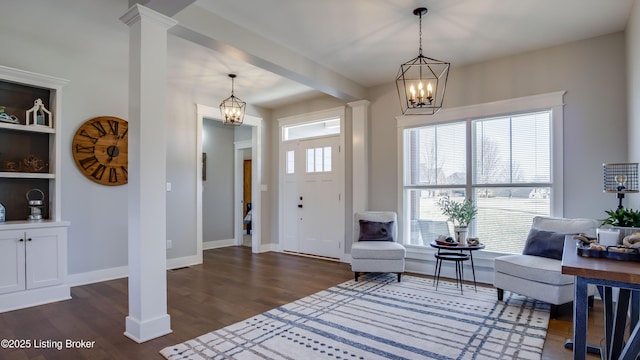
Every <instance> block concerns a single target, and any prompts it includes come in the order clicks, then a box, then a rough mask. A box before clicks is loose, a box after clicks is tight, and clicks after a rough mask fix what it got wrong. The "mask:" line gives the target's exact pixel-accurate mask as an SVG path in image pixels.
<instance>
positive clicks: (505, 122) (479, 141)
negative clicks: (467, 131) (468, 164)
mask: <svg viewBox="0 0 640 360" xmlns="http://www.w3.org/2000/svg"><path fill="white" fill-rule="evenodd" d="M473 124H474V134H475V142H474V146H475V152H474V154H475V156H474V159H475V173H474V178H475V181H476V183H477V184H495V183H498V184H506V183H510V182H511V179H510V176H511V174H510V172H511V167H510V162H511V120H510V118H508V117H507V118H499V119H491V120H478V121H474V122H473Z"/></svg>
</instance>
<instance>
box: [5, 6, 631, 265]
mask: <svg viewBox="0 0 640 360" xmlns="http://www.w3.org/2000/svg"><path fill="white" fill-rule="evenodd" d="M127 8H128V5H127V0H109V1H101V0H85V1H79V0H56V1H55V4H54V3H53V2H50V1H46V0H31V1H24V0H4V1H3V2H2V12H3V14H10V16H9V15H8V16H4V17H3V21H1V22H0V33H2V34H3V36H0V48H1V49H2V51H1V52H0V64H1V65H5V66H10V67H15V68H18V69H23V70H27V71H32V72H37V73H43V74H47V75H51V76H57V77H61V78H65V79H68V80H70V83H69V84H68V85H67V86H66V87H65V88H64V93H63V99H62V103H63V117H64V119H62V123H61V125H62V126H61V129H60V130H61V135H60V141H62V149H63V153H62V154H61V155H62V164H61V166H62V177H61V181H62V201H63V203H62V217H63V219H64V220H67V221H70V222H71V227H70V228H69V250H68V251H69V273H70V274H83V273H89V272H99V271H101V270H105V271H106V270H109V269H112V268H118V267H124V266H126V264H127V186H126V185H125V186H120V187H106V186H100V185H97V184H95V183H93V182H91V181H89V180H88V179H86V178H85V177H84V176H83V175H82V174H80V172H79V171H78V170H77V169H76V166H75V164H74V162H73V159H72V157H71V151H70V144H71V138H72V136H73V134H74V133H75V130H76V129H77V128H78V126H80V124H82V123H83V122H84V121H86V120H88V119H90V118H93V117H96V116H103V115H112V116H117V117H121V118H124V119H127V116H128V113H127V112H128V95H127V92H128V43H129V39H128V38H129V36H128V34H129V29H128V27H127V26H126V25H124V24H122V23H121V22H120V20H119V17H120V16H121V15H123V14H124V13H125V12H126V10H127ZM638 12H639V10H638V6H637V3H636V6H635V7H634V12H633V14H632V24H634V26H633V29H634V30H633V34H628V36H627V38H626V39H625V36H624V35H623V34H622V33H618V34H612V35H608V36H603V37H599V38H595V39H591V40H586V41H580V42H575V43H571V44H567V45H564V46H558V47H554V48H549V49H545V50H540V51H536V52H532V53H528V54H521V55H517V56H512V57H508V58H503V59H498V60H493V61H488V62H485V63H481V64H476V65H472V66H467V67H461V68H455V67H454V68H453V69H452V74H451V79H450V83H449V87H448V89H447V99H446V100H445V104H446V106H447V107H453V106H462V105H468V104H475V103H480V102H487V101H494V100H502V99H509V98H514V97H519V96H526V95H533V94H538V93H544V92H551V91H558V90H567V94H566V96H565V102H566V104H567V105H566V107H565V134H566V138H565V148H564V154H565V172H564V173H565V189H564V191H565V199H564V200H565V215H566V216H584V217H592V218H601V217H602V214H603V210H604V209H606V208H610V207H614V206H615V198H614V197H613V196H612V195H608V194H602V191H601V187H602V184H601V183H600V182H601V164H602V163H603V162H609V161H625V160H626V159H627V157H628V158H629V160H632V161H638V158H640V149H639V148H638V145H637V144H636V143H635V141H631V140H629V152H627V138H626V137H625V136H624V135H623V134H625V131H626V129H627V127H626V126H627V125H626V119H627V103H626V99H627V96H626V93H627V84H626V80H625V79H626V77H627V73H626V69H627V64H626V62H625V56H626V53H625V40H626V43H627V44H628V45H629V50H630V54H629V59H630V60H629V61H630V63H631V64H630V66H629V67H628V68H629V75H630V77H631V78H632V81H631V83H630V85H629V93H630V94H631V96H630V102H629V109H630V110H629V118H630V119H631V120H632V121H631V122H630V124H629V129H630V130H631V131H630V132H629V139H637V138H640V126H639V125H638V124H637V123H638V121H633V119H636V118H638V114H639V112H640V110H639V109H640V100H638V94H639V90H638V89H639V88H640V80H638V78H639V76H640V75H639V74H640V67H639V66H638V65H636V64H634V63H638V61H639V60H640V50H638V48H639V47H640V45H639V44H640V36H639V35H638V29H637V27H638V25H637V24H638V22H639V19H640V15H638ZM29 18H37V19H38V21H25V19H29ZM7 34H11V35H7ZM172 41H175V40H173V39H172V38H171V36H170V37H169V44H170V45H171V42H172ZM454 65H455V64H454ZM394 75H395V74H390V77H391V78H393V76H394ZM221 81H223V82H225V84H227V80H226V79H224V78H222V79H221ZM367 98H368V100H370V101H371V102H372V104H371V107H370V124H371V126H370V135H371V138H370V145H371V146H370V159H371V163H370V166H369V168H370V179H371V186H370V205H371V209H378V210H382V209H396V207H397V195H396V191H397V176H396V168H397V145H396V138H395V134H396V127H395V116H397V115H399V109H398V101H397V94H396V89H395V86H394V85H393V83H391V82H390V83H389V84H388V85H385V86H379V87H375V88H372V89H369V92H368V97H367ZM195 104H203V105H208V106H212V107H217V106H218V103H217V99H213V98H212V97H211V96H209V95H208V94H202V93H200V92H199V91H198V89H185V88H179V87H176V86H174V85H172V84H171V85H170V86H169V88H168V97H167V103H166V104H163V105H159V106H165V107H166V111H167V119H168V126H169V129H168V134H169V136H168V138H167V181H169V182H171V183H172V191H171V192H168V193H167V219H158V221H159V222H166V226H167V237H168V239H171V240H172V241H173V248H172V249H170V250H168V251H167V256H168V258H170V259H173V258H179V257H188V256H195V253H196V230H197V229H196V226H195V214H196V209H195V203H196V198H197V194H196V184H197V179H196V169H197V167H198V166H199V164H197V163H196V162H197V157H196V156H197V154H196V147H195V136H196V128H197V122H196V106H195ZM340 105H344V102H341V101H338V100H335V99H333V98H331V97H322V98H320V99H316V100H310V101H305V102H301V103H298V104H295V105H292V106H288V107H283V108H280V109H277V110H274V111H273V113H271V112H270V111H266V110H264V109H258V108H254V107H250V108H249V109H248V113H249V114H253V115H256V116H260V117H262V118H264V119H265V120H264V121H263V126H264V132H263V133H262V137H261V138H260V146H261V151H262V152H263V153H264V155H265V158H264V163H263V164H262V168H261V170H260V172H261V176H262V178H263V181H262V184H264V185H266V191H261V197H262V207H261V211H262V217H263V218H262V221H263V227H262V229H260V233H261V236H262V243H263V245H265V244H266V245H268V244H273V243H274V242H276V241H277V234H278V228H277V223H278V212H277V210H278V208H277V205H278V204H277V199H278V198H277V191H276V190H277V185H276V184H277V182H276V181H277V169H278V153H277V140H278V133H277V123H276V121H275V119H278V118H281V117H285V116H290V115H294V114H302V113H307V112H311V111H316V110H322V109H326V108H331V107H336V106H340ZM373 159H375V161H374V160H373ZM254 161H255V159H254ZM348 161H349V158H348V155H347V162H348ZM347 168H349V163H348V164H347ZM349 179H350V175H349V174H347V181H349ZM347 186H349V185H347ZM628 198H629V199H630V200H631V199H634V201H636V203H637V201H639V200H638V198H640V195H629V196H628ZM349 207H350V204H347V208H349ZM159 241H164V239H159Z"/></svg>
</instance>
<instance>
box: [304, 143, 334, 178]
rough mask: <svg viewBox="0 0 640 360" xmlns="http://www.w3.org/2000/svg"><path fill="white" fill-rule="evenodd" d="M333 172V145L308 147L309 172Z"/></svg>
mask: <svg viewBox="0 0 640 360" xmlns="http://www.w3.org/2000/svg"><path fill="white" fill-rule="evenodd" d="M320 172H331V146H325V147H317V148H309V149H307V173H320Z"/></svg>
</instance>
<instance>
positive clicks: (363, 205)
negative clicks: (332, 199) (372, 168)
mask: <svg viewBox="0 0 640 360" xmlns="http://www.w3.org/2000/svg"><path fill="white" fill-rule="evenodd" d="M369 104H370V102H369V101H368V100H360V101H354V102H350V103H348V104H347V105H349V106H350V107H351V115H352V116H351V142H352V145H351V146H352V149H351V151H352V154H353V159H352V166H353V169H352V172H353V177H352V179H353V190H352V204H353V212H354V213H357V212H361V211H367V210H369V138H368V136H369V135H368V134H369ZM352 218H353V217H352Z"/></svg>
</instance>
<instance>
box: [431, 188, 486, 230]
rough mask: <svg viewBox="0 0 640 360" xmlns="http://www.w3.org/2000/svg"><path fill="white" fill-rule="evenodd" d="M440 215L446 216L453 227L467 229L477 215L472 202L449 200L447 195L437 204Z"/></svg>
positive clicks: (467, 200) (469, 200)
mask: <svg viewBox="0 0 640 360" xmlns="http://www.w3.org/2000/svg"><path fill="white" fill-rule="evenodd" d="M437 204H438V206H439V207H440V210H441V211H442V214H443V215H445V216H447V218H448V220H449V221H451V222H452V223H453V226H459V227H467V226H469V224H470V223H471V221H473V218H474V217H475V216H476V214H477V213H478V209H477V208H476V205H475V204H474V203H473V200H471V199H466V200H464V201H462V202H459V201H455V200H451V198H450V197H449V195H445V196H443V197H441V198H440V200H438V202H437Z"/></svg>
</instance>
